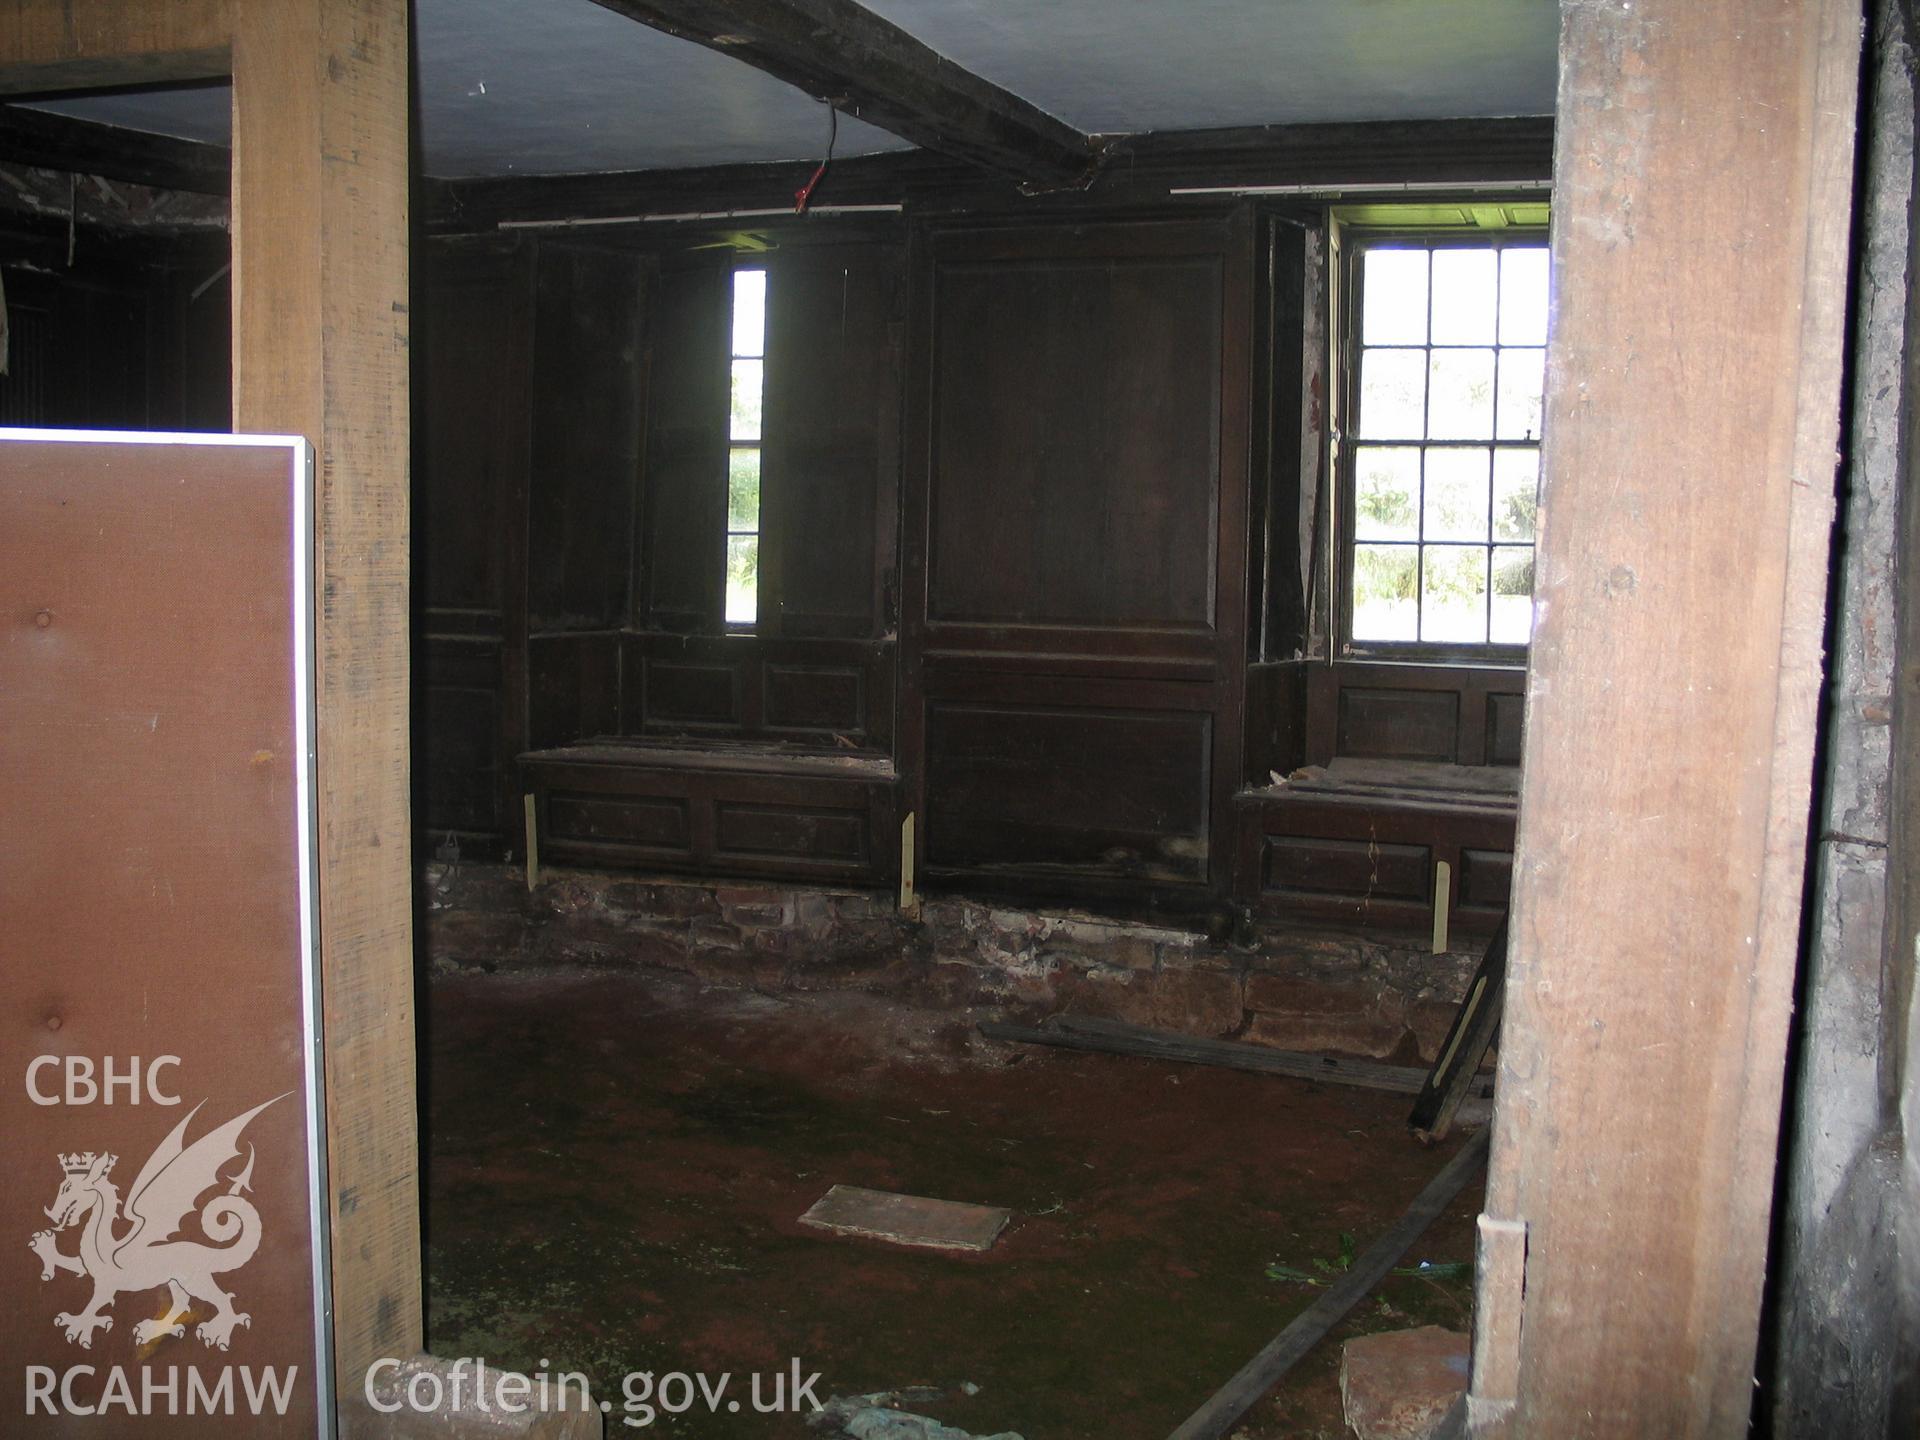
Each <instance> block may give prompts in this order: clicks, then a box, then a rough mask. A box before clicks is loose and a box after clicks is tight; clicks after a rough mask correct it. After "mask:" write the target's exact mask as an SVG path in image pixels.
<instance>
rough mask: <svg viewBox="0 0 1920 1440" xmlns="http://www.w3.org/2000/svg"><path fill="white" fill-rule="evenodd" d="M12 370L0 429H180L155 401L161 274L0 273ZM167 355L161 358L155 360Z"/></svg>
mask: <svg viewBox="0 0 1920 1440" xmlns="http://www.w3.org/2000/svg"><path fill="white" fill-rule="evenodd" d="M6 297H7V309H8V319H9V322H10V345H9V350H10V361H11V363H10V365H9V367H8V373H7V374H5V375H0V424H7V425H47V426H63V427H69V428H74V429H113V430H149V429H157V428H161V427H162V426H170V425H172V424H174V423H176V419H177V417H176V415H175V414H173V413H170V412H169V411H167V410H166V409H165V407H164V406H163V405H162V404H161V403H160V402H159V397H158V396H157V395H156V394H155V393H154V392H155V391H156V389H157V388H159V387H158V384H157V382H158V379H159V377H158V376H156V375H155V374H154V373H153V372H152V369H151V365H150V349H155V348H157V347H156V345H155V342H156V341H157V340H158V339H159V332H160V330H161V329H162V328H163V327H164V325H165V322H166V319H167V313H168V306H167V300H168V295H167V282H166V278H165V275H164V273H163V272H161V271H158V270H150V269H145V268H140V267H133V266H127V267H124V268H123V267H120V266H114V265H108V264H104V263H94V264H91V265H88V264H86V263H85V262H83V263H82V266H81V268H80V269H79V270H77V271H73V272H68V273H63V274H61V275H58V276H52V275H42V274H39V273H37V272H35V271H30V270H21V269H15V268H13V267H12V266H11V265H10V266H8V268H7V271H6ZM161 353H164V352H161Z"/></svg>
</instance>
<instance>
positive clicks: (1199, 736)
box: [926, 699, 1213, 884]
mask: <svg viewBox="0 0 1920 1440" xmlns="http://www.w3.org/2000/svg"><path fill="white" fill-rule="evenodd" d="M1212 763H1213V734H1212V717H1211V716H1210V715H1208V714H1205V713H1203V712H1188V713H1184V714H1183V713H1179V712H1166V711H1152V710H1126V709H1121V708H1118V707H1114V708H1095V707H1093V706H1092V705H1072V704H1069V705H1063V706H1060V707H1058V708H1041V707H1030V706H1025V705H1021V704H1019V703H1017V702H1006V703H1000V702H981V701H974V702H963V701H957V700H939V699H936V700H934V701H932V702H931V703H930V704H929V708H928V716H927V764H928V769H929V772H930V773H931V774H932V775H933V776H935V777H937V783H936V784H935V786H934V787H933V789H932V793H931V794H930V795H929V797H928V806H927V837H926V846H927V848H926V863H927V864H928V866H930V867H932V868H934V869H941V870H952V869H960V870H968V869H973V870H994V871H1005V872H1008V873H1017V872H1019V871H1021V870H1026V871H1030V872H1054V873H1057V872H1061V871H1070V872H1074V873H1077V874H1080V875H1083V876H1086V877H1089V878H1095V877H1097V878H1105V879H1141V880H1152V881H1162V882H1173V883H1186V884H1194V883H1204V882H1205V881H1206V879H1207V875H1208V863H1207V862H1208V846H1209V825H1208V819H1209V808H1208V807H1209V794H1210V791H1211V788H1212V787H1211V783H1210V781H1211V778H1212V777H1211V766H1212Z"/></svg>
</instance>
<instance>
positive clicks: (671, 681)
mask: <svg viewBox="0 0 1920 1440" xmlns="http://www.w3.org/2000/svg"><path fill="white" fill-rule="evenodd" d="M621 643H622V647H623V654H624V657H625V658H624V660H623V664H622V682H623V687H624V690H623V695H622V704H621V722H620V733H622V734H626V735H652V736H666V735H694V736H700V737H703V738H705V739H708V740H712V741H714V742H716V743H724V742H726V741H728V740H779V741H782V742H785V743H788V744H795V745H806V744H814V745H818V746H820V747H821V748H823V749H829V750H849V749H852V750H866V751H877V752H880V753H887V752H889V751H891V749H892V747H893V730H894V717H893V691H894V685H893V669H894V647H893V645H891V644H888V643H879V642H873V641H866V640H824V639H780V638H763V637H761V636H757V635H709V636H694V635H664V634H657V633H649V634H627V635H625V636H623V637H622V641H621Z"/></svg>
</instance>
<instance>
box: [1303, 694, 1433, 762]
mask: <svg viewBox="0 0 1920 1440" xmlns="http://www.w3.org/2000/svg"><path fill="white" fill-rule="evenodd" d="M1333 745H1334V753H1335V754H1336V755H1352V756H1354V757H1356V758H1359V759H1367V760H1438V761H1440V762H1441V763H1443V764H1447V765H1451V764H1454V763H1455V757H1456V755H1457V754H1458V753H1459V747H1460V697H1459V696H1458V695H1456V694H1450V693H1448V692H1447V691H1444V690H1389V689H1386V688H1384V687H1375V686H1361V685H1347V686H1343V687H1342V688H1341V691H1340V701H1339V711H1338V713H1337V716H1336V718H1335V721H1334V732H1333Z"/></svg>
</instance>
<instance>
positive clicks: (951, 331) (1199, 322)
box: [927, 255, 1224, 629]
mask: <svg viewBox="0 0 1920 1440" xmlns="http://www.w3.org/2000/svg"><path fill="white" fill-rule="evenodd" d="M1223 264H1224V262H1223V260H1222V259H1221V258H1220V257H1219V256H1218V255H1215V256H1191V255H1186V256H1180V255H1175V256H1139V257H1130V258H1124V259H1123V258H1113V257H1103V258H1098V259H1095V258H1088V259H1074V258H1068V257H1066V256H1062V257H1059V258H1056V259H1052V260H1047V261H1038V260H999V261H959V260H955V261H953V262H951V263H948V264H945V265H943V266H942V267H941V268H940V270H939V272H938V279H937V281H936V287H937V288H936V293H935V296H934V307H935V309H934V346H935V352H934V362H933V364H934V371H933V384H934V394H935V401H934V404H935V413H934V418H933V453H932V457H931V475H930V479H929V484H930V489H931V510H932V520H931V523H932V537H933V544H932V557H931V568H930V576H929V581H928V601H927V608H928V619H929V622H930V623H931V624H932V625H933V626H935V627H938V626H939V625H941V624H942V623H947V622H957V623H962V624H974V625H1033V624H1046V625H1060V626H1070V627H1075V628H1116V627H1119V628H1143V627H1144V628H1166V627H1171V628H1186V629H1204V628H1207V627H1209V626H1211V624H1212V623H1213V620H1214V613H1213V560H1214V517H1215V513H1216V508H1217V501H1216V492H1217V486H1218V477H1219V414H1220V385H1221V370H1220V364H1221V345H1220V335H1221V294H1222V288H1223V286H1222V273H1221V272H1222V268H1223Z"/></svg>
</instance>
